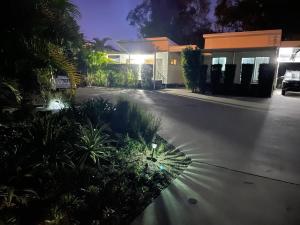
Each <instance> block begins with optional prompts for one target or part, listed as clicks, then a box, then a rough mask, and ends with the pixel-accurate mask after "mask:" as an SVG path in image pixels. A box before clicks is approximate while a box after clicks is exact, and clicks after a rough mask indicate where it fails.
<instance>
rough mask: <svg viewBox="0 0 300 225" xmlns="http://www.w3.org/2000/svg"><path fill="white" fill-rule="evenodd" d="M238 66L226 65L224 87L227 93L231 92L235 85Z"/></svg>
mask: <svg viewBox="0 0 300 225" xmlns="http://www.w3.org/2000/svg"><path fill="white" fill-rule="evenodd" d="M235 71H236V65H235V64H226V66H225V73H224V86H225V90H226V91H227V92H231V91H232V88H233V83H234V77H235Z"/></svg>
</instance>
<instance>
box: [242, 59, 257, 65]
mask: <svg viewBox="0 0 300 225" xmlns="http://www.w3.org/2000/svg"><path fill="white" fill-rule="evenodd" d="M254 63H255V58H242V64H254Z"/></svg>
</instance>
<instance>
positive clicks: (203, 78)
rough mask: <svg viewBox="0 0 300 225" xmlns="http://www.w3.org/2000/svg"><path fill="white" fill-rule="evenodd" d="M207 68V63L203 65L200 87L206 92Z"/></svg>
mask: <svg viewBox="0 0 300 225" xmlns="http://www.w3.org/2000/svg"><path fill="white" fill-rule="evenodd" d="M207 69H208V66H207V65H201V68H200V79H199V89H200V91H201V92H202V93H205V91H206V80H207Z"/></svg>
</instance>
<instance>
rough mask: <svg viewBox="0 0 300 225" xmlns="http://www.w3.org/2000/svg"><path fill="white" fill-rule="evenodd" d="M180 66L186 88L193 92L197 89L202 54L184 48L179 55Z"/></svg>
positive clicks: (198, 51)
mask: <svg viewBox="0 0 300 225" xmlns="http://www.w3.org/2000/svg"><path fill="white" fill-rule="evenodd" d="M181 55H182V57H181V65H182V69H183V78H184V82H185V86H186V88H189V89H191V90H192V92H195V91H196V89H197V88H198V87H199V80H200V74H201V64H202V54H201V51H200V50H198V49H197V50H194V49H192V48H186V49H184V50H183V52H182V53H181Z"/></svg>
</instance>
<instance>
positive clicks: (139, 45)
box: [116, 37, 197, 54]
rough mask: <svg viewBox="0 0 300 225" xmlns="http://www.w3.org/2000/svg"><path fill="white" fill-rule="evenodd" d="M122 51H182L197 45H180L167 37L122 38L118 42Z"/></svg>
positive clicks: (132, 52) (135, 52)
mask: <svg viewBox="0 0 300 225" xmlns="http://www.w3.org/2000/svg"><path fill="white" fill-rule="evenodd" d="M116 43H117V45H118V48H119V49H120V51H119V52H120V53H121V52H124V53H129V54H152V53H154V52H181V51H182V50H183V49H185V48H187V47H192V48H196V47H197V46H196V45H178V44H176V43H175V42H174V41H172V40H170V39H169V38H167V37H151V38H145V39H141V40H121V41H117V42H116Z"/></svg>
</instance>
